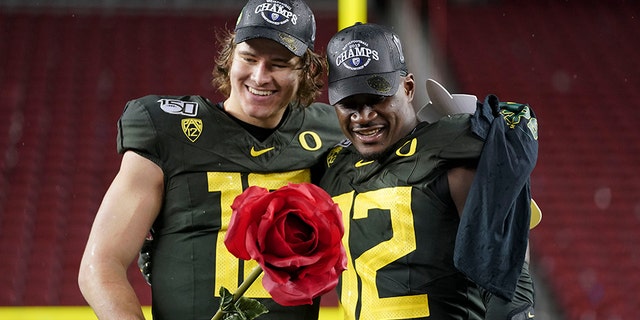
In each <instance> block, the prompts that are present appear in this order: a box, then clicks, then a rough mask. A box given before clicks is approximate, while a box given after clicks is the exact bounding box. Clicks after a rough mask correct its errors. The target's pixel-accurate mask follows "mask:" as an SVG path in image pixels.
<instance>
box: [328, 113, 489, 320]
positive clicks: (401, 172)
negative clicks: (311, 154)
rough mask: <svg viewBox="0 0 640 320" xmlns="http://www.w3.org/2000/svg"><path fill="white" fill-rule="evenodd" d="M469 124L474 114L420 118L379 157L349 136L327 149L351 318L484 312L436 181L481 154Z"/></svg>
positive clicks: (343, 295) (343, 298)
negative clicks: (364, 152)
mask: <svg viewBox="0 0 640 320" xmlns="http://www.w3.org/2000/svg"><path fill="white" fill-rule="evenodd" d="M469 126H470V123H469V115H455V116H451V117H448V118H443V119H441V120H440V121H438V122H435V123H433V124H429V125H427V124H426V123H421V124H420V125H418V127H417V128H416V129H415V130H414V132H412V133H411V134H410V135H408V136H407V137H405V138H404V139H402V140H401V141H399V142H398V143H397V144H396V145H395V146H393V147H392V148H391V149H390V152H388V154H386V155H384V156H382V157H381V158H379V159H377V160H375V161H365V160H363V159H362V158H361V156H360V155H359V154H358V152H357V151H356V149H355V148H354V147H353V146H352V145H350V144H349V143H345V144H343V145H341V146H337V147H336V148H334V149H333V150H332V151H331V152H330V154H329V155H328V157H327V163H326V165H327V166H328V168H327V172H326V174H325V176H324V177H323V179H322V180H321V183H320V185H321V186H322V187H323V188H324V189H325V190H326V191H327V192H329V193H330V194H331V196H332V197H333V199H334V201H336V203H338V205H339V206H340V209H341V210H342V213H343V219H344V224H345V236H344V239H343V241H344V244H345V247H346V248H347V255H348V259H349V265H348V267H347V270H346V271H345V272H344V273H343V274H342V276H341V280H340V285H339V287H338V289H339V290H338V291H339V298H340V302H341V304H342V305H343V307H344V309H345V312H346V318H345V319H451V320H462V319H483V314H484V306H483V304H482V300H481V298H480V295H479V291H478V288H477V286H476V285H475V284H473V283H472V282H471V281H470V280H469V279H468V278H467V277H465V276H464V275H463V274H461V273H460V272H458V271H457V270H456V268H455V267H454V264H453V251H454V244H455V239H456V232H457V228H458V224H459V221H460V219H459V216H458V213H457V211H456V208H455V205H453V204H452V201H451V200H450V199H448V200H449V201H447V199H441V198H442V196H438V195H437V192H435V191H434V187H433V184H434V183H435V182H436V180H437V178H438V177H440V176H441V175H443V174H446V171H447V169H448V168H451V167H453V166H457V165H460V164H463V163H467V162H469V163H473V162H476V161H477V159H478V157H479V156H480V152H481V150H482V145H483V141H482V140H480V139H479V138H477V137H476V136H475V135H473V134H472V133H471V132H470V131H469Z"/></svg>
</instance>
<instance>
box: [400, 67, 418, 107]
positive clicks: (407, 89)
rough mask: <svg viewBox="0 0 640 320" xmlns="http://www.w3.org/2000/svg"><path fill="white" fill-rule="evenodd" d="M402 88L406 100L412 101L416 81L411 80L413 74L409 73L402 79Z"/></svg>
mask: <svg viewBox="0 0 640 320" xmlns="http://www.w3.org/2000/svg"><path fill="white" fill-rule="evenodd" d="M402 86H403V87H404V93H405V94H406V95H407V100H409V102H411V101H413V96H414V95H415V91H416V81H415V79H414V78H413V73H409V74H407V76H406V77H404V80H403V81H402Z"/></svg>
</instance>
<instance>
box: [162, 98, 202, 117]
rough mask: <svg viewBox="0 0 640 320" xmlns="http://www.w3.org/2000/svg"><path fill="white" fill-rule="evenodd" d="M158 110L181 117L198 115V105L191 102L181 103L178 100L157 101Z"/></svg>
mask: <svg viewBox="0 0 640 320" xmlns="http://www.w3.org/2000/svg"><path fill="white" fill-rule="evenodd" d="M158 103H159V104H160V109H162V111H164V112H166V113H170V114H181V115H183V116H188V117H195V116H196V115H198V103H197V102H193V101H182V100H178V99H160V100H158Z"/></svg>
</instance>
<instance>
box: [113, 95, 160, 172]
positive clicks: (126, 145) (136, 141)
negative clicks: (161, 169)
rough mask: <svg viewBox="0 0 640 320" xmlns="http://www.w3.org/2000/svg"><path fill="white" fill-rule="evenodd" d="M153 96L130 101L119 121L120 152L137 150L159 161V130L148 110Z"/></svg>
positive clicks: (150, 158) (146, 156)
mask: <svg viewBox="0 0 640 320" xmlns="http://www.w3.org/2000/svg"><path fill="white" fill-rule="evenodd" d="M155 100H157V99H153V98H152V97H150V96H148V97H144V98H141V99H135V100H131V101H129V102H128V103H127V104H126V106H125V108H124V111H123V113H122V116H121V117H120V120H119V121H118V153H121V154H122V153H124V152H125V151H127V150H132V151H135V152H136V153H138V154H140V155H142V156H143V157H145V158H148V159H149V160H151V161H153V162H155V163H159V162H160V157H159V155H158V150H157V146H158V143H157V142H158V141H157V140H158V132H157V129H156V127H155V126H154V123H153V120H152V117H151V114H150V113H149V110H148V105H149V103H148V102H150V101H155Z"/></svg>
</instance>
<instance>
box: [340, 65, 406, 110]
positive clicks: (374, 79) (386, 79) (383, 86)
mask: <svg viewBox="0 0 640 320" xmlns="http://www.w3.org/2000/svg"><path fill="white" fill-rule="evenodd" d="M400 73H401V71H400V70H398V71H392V72H386V73H376V74H366V75H360V76H354V77H350V78H346V79H341V80H337V81H334V82H329V90H328V91H329V103H330V104H332V105H334V104H336V103H338V102H340V100H342V99H344V98H346V97H349V96H353V95H356V94H375V95H380V96H386V97H390V96H392V95H394V94H396V92H397V91H398V85H399V84H400Z"/></svg>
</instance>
